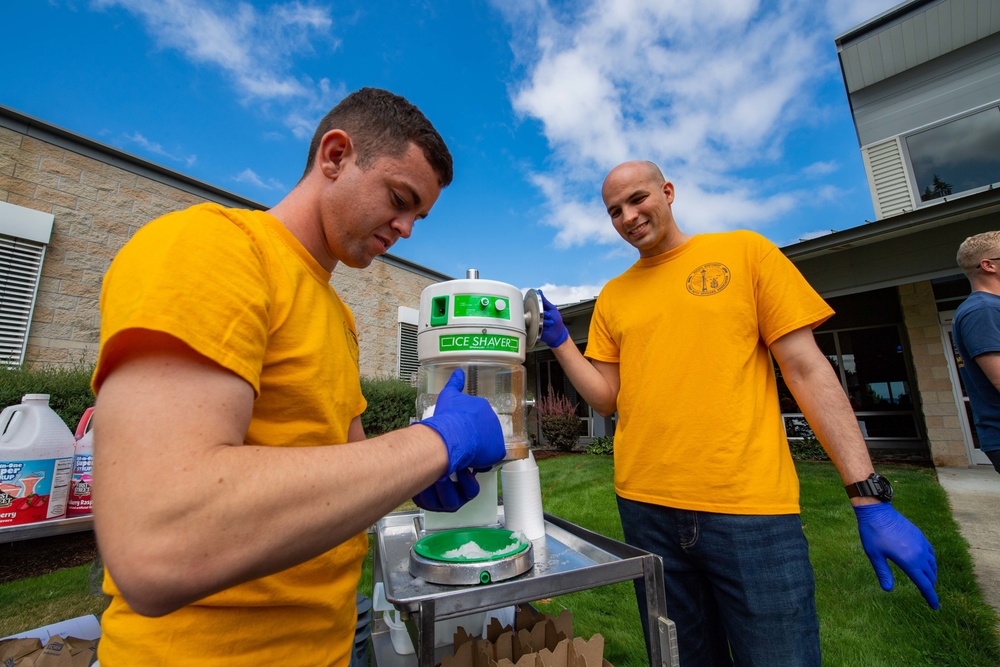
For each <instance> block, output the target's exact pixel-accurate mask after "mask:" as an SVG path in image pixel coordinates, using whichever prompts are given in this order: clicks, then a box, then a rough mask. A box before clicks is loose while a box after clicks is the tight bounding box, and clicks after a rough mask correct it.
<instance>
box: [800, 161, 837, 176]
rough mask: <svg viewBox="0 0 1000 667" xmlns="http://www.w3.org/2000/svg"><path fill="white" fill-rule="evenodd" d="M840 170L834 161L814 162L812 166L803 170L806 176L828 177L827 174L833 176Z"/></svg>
mask: <svg viewBox="0 0 1000 667" xmlns="http://www.w3.org/2000/svg"><path fill="white" fill-rule="evenodd" d="M839 168H840V165H838V164H837V163H836V162H835V161H833V160H827V161H825V162H813V163H812V164H811V165H809V166H807V167H806V168H805V169H803V170H802V173H803V174H805V175H806V176H826V175H827V174H832V173H833V172H835V171H837V169H839Z"/></svg>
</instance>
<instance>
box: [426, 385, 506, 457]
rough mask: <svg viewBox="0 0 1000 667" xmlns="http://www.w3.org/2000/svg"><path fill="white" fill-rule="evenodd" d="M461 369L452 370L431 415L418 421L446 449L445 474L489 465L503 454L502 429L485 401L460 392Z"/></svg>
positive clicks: (504, 452)
mask: <svg viewBox="0 0 1000 667" xmlns="http://www.w3.org/2000/svg"><path fill="white" fill-rule="evenodd" d="M464 386H465V371H463V370H462V369H461V368H458V369H456V370H455V372H454V373H452V374H451V377H450V378H448V382H447V383H446V384H445V385H444V389H442V390H441V393H440V394H438V399H437V403H436V404H435V406H434V414H433V415H432V416H430V417H428V418H427V419H422V420H420V421H419V422H417V423H418V424H423V425H424V426H430V427H431V428H432V429H434V430H435V431H437V432H438V433H439V434H440V435H441V438H442V439H443V440H444V446H445V447H446V448H447V449H448V472H447V473H445V477H447V476H448V475H450V474H452V473H453V472H455V471H457V470H462V469H465V468H489V467H491V466H492V465H493V464H494V463H497V462H498V461H500V460H502V459H503V457H504V456H506V455H507V450H506V448H505V447H504V443H503V429H502V428H501V427H500V419H499V418H498V417H497V413H495V412H494V411H493V408H491V407H490V403H489V401H487V400H486V399H485V398H480V397H478V396H468V395H466V394H463V393H462V387H464Z"/></svg>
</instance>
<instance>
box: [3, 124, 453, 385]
mask: <svg viewBox="0 0 1000 667" xmlns="http://www.w3.org/2000/svg"><path fill="white" fill-rule="evenodd" d="M69 143H70V144H71V143H72V142H71V141H70V142H69ZM59 144H63V145H59ZM66 144H67V141H66V140H62V141H59V143H58V144H57V143H50V142H47V141H43V140H40V139H38V138H35V137H33V136H29V135H28V134H26V133H22V132H19V131H16V130H14V129H11V128H9V127H4V126H3V125H0V201H6V202H8V203H11V204H16V205H18V206H23V207H25V208H30V209H34V210H37V211H42V212H45V213H51V214H52V215H53V216H54V217H55V221H54V225H53V230H52V238H51V241H50V243H49V245H48V247H47V248H46V252H45V261H44V263H43V265H42V275H41V281H40V283H39V288H38V297H37V300H36V303H35V310H34V314H33V317H32V321H31V327H30V329H29V337H28V345H27V351H26V357H25V359H26V362H27V363H29V364H58V365H69V364H74V363H79V362H81V361H82V362H83V363H92V362H93V361H95V360H96V358H97V348H98V341H99V334H100V314H99V310H98V299H99V296H100V289H101V280H102V277H103V276H104V273H105V271H107V268H108V266H109V265H110V263H111V259H112V258H113V257H114V255H115V253H116V252H117V251H118V250H119V249H120V248H121V247H122V246H123V245H124V244H125V242H126V241H127V240H128V239H129V238H131V236H132V234H134V233H135V232H136V230H137V229H139V227H141V226H142V225H144V224H145V223H146V222H148V221H149V220H152V219H154V218H156V217H159V216H161V215H163V214H165V213H169V212H171V211H177V210H180V209H184V208H187V207H188V206H191V205H194V204H198V203H201V202H204V201H206V200H210V199H211V200H213V201H221V203H223V204H227V205H232V204H233V203H234V202H233V201H232V200H230V201H225V200H226V197H225V196H220V197H219V198H213V197H212V192H211V190H210V188H209V189H205V188H201V190H202V194H195V193H193V192H191V191H188V190H186V189H184V188H183V187H178V186H173V185H170V184H168V183H165V182H163V181H162V180H157V167H156V165H152V164H146V165H144V166H142V168H141V169H136V171H135V172H134V171H131V170H130V169H129V168H122V167H119V166H115V164H112V163H116V164H125V166H126V167H130V163H128V162H125V161H124V160H121V159H120V158H119V157H118V156H116V155H115V154H114V153H113V151H110V150H109V151H108V152H107V154H101V153H100V151H97V150H95V149H94V147H93V146H85V147H83V149H82V150H81V151H79V152H78V151H76V150H72V148H73V147H72V145H70V146H69V147H66V146H65V145H66ZM136 172H139V173H136ZM143 172H145V173H143ZM164 180H167V181H169V180H170V179H169V178H167V179H164ZM181 185H183V184H181ZM191 189H192V190H198V189H199V188H191ZM220 193H221V191H220ZM257 208H259V206H258V207H257ZM432 282H436V280H435V279H434V278H430V277H428V276H426V275H423V274H420V273H417V272H414V271H410V270H408V269H406V268H403V267H400V266H398V265H396V264H394V263H392V262H390V261H376V262H373V263H372V266H371V267H369V268H368V269H366V270H363V271H360V270H354V269H349V268H347V267H338V269H337V270H336V271H335V272H334V276H333V279H332V280H331V284H332V285H333V286H334V289H336V290H337V293H338V294H339V295H340V297H341V299H343V300H344V302H345V303H347V304H348V305H349V306H350V307H351V309H352V310H353V311H354V316H355V319H356V320H357V324H358V334H359V344H360V355H361V371H362V373H363V374H366V375H394V374H395V372H396V364H397V360H396V354H397V342H396V338H397V335H398V334H397V329H398V327H397V323H396V319H397V312H398V306H408V307H410V308H417V307H419V304H420V291H421V290H422V289H423V288H424V287H425V286H426V285H428V284H431V283H432Z"/></svg>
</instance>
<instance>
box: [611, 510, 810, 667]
mask: <svg viewBox="0 0 1000 667" xmlns="http://www.w3.org/2000/svg"><path fill="white" fill-rule="evenodd" d="M618 511H619V514H620V515H621V520H622V528H624V531H625V541H626V542H627V543H629V544H631V545H633V546H635V547H638V548H640V549H643V550H644V551H648V552H650V553H653V554H656V555H658V556H660V557H661V558H662V559H663V578H664V585H665V588H666V601H667V617H668V618H669V619H670V620H672V621H673V622H674V623H675V624H676V625H677V642H678V645H679V649H680V664H681V665H682V667H716V666H717V665H726V666H732V665H738V666H740V667H743V666H760V665H767V667H785V666H787V667H809V666H812V665H819V664H820V650H819V620H818V618H817V616H816V601H815V583H814V581H813V571H812V565H811V564H810V562H809V546H808V544H807V543H806V538H805V535H804V534H803V532H802V523H801V521H800V520H799V516H798V515H797V514H784V515H778V516H757V515H753V516H747V515H736V514H715V513H711V512H695V511H690V510H679V509H673V508H670V507H661V506H659V505H650V504H648V503H640V502H635V501H633V500H626V499H624V498H622V497H619V498H618ZM635 589H636V597H637V598H638V601H639V613H640V616H641V617H642V625H643V631H644V632H645V631H646V594H645V588H644V586H643V584H642V581H641V580H636V587H635ZM646 641H647V647H648V642H649V638H648V637H647V638H646Z"/></svg>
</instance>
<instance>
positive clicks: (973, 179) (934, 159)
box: [904, 107, 1000, 202]
mask: <svg viewBox="0 0 1000 667" xmlns="http://www.w3.org/2000/svg"><path fill="white" fill-rule="evenodd" d="M904 141H905V142H906V149H907V152H908V153H909V155H910V165H911V168H912V169H913V177H914V184H915V187H916V190H917V193H916V194H917V198H918V199H919V200H920V201H922V202H928V201H933V200H936V199H940V198H942V197H947V196H949V195H957V194H959V193H963V192H968V191H970V190H975V189H977V188H983V187H987V186H989V185H991V184H993V183H997V182H1000V107H990V108H988V109H984V110H982V111H978V112H976V113H973V114H970V115H968V116H963V117H962V118H958V119H956V120H952V121H949V122H947V123H944V124H941V125H937V126H935V127H932V128H930V129H927V130H922V131H920V132H916V133H914V134H911V135H909V136H908V137H905V139H904Z"/></svg>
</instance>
